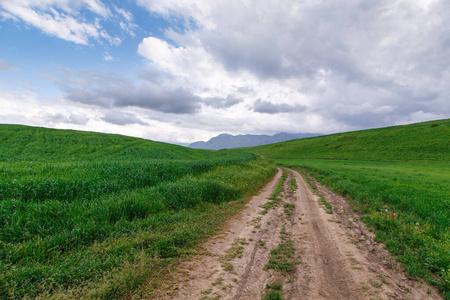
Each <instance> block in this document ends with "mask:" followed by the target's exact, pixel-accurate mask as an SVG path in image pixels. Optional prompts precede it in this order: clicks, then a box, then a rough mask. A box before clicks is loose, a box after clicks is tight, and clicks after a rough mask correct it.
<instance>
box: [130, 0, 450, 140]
mask: <svg viewBox="0 0 450 300" xmlns="http://www.w3.org/2000/svg"><path fill="white" fill-rule="evenodd" d="M138 4H140V5H141V6H143V7H145V8H146V9H147V10H149V11H150V12H152V13H157V14H159V15H162V16H164V17H166V19H167V20H168V21H169V22H170V20H171V18H174V17H175V18H177V19H180V18H181V19H183V20H184V22H185V24H186V25H185V30H184V31H179V30H176V29H174V30H172V29H169V30H167V31H166V37H167V39H166V40H161V39H157V38H155V37H149V38H146V39H144V40H143V41H142V43H141V44H140V46H139V54H141V55H142V56H143V57H145V58H147V59H148V60H149V61H150V62H151V65H152V67H156V68H158V69H161V70H164V71H165V72H167V73H169V74H170V75H171V76H172V78H175V82H176V81H177V80H178V83H179V84H184V86H190V87H192V88H193V89H194V88H195V90H196V91H198V92H199V93H203V95H207V94H208V93H210V94H213V93H215V92H217V91H223V92H222V94H221V95H220V97H226V95H227V94H236V95H242V96H243V97H245V98H244V99H245V100H244V101H243V103H245V105H246V107H247V108H248V109H250V110H251V111H253V112H256V113H266V114H272V117H277V118H281V116H282V115H288V114H291V113H295V114H298V113H303V114H305V115H308V116H310V118H303V119H302V120H301V121H299V120H298V121H296V122H295V123H294V124H295V126H298V127H300V126H309V125H308V124H306V122H314V123H315V124H316V125H317V124H319V125H320V126H321V127H323V128H325V130H327V131H332V130H340V129H342V128H345V129H347V128H349V129H361V128H368V127H375V126H386V125H392V124H395V122H396V120H400V119H405V118H408V116H415V115H424V116H430V117H431V116H433V115H442V114H443V115H449V114H450V106H449V105H448V99H449V97H450V89H449V87H448V84H447V82H448V80H450V56H448V52H449V50H450V42H449V41H450V32H449V31H448V30H446V28H447V27H448V26H450V20H449V19H448V18H447V17H446V16H447V15H448V14H449V13H450V4H449V3H447V2H445V1H439V0H432V1H428V0H421V1H414V2H411V1H406V0H396V1H392V0H381V1H346V0H338V1H331V2H324V1H300V2H299V1H295V0H287V1H283V2H279V1H274V0H263V1H252V0H249V1H238V0H217V1H214V2H211V1H207V0H190V1H167V0H152V1H149V0H139V1H138ZM192 24H193V25H192ZM173 82H174V81H173ZM274 99H276V101H275V100H274ZM241 108H242V107H241ZM437 112H439V113H437ZM297 119H298V118H297ZM313 120H314V121H313ZM331 121H332V122H331ZM331 123H333V124H340V125H336V126H334V129H331V128H330V127H327V125H329V124H331ZM311 124H312V123H311ZM255 126H256V125H255Z"/></svg>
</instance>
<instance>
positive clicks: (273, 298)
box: [263, 281, 283, 300]
mask: <svg viewBox="0 0 450 300" xmlns="http://www.w3.org/2000/svg"><path fill="white" fill-rule="evenodd" d="M282 295H283V283H282V282H281V281H276V282H274V283H268V284H266V289H265V295H264V297H263V300H281V299H283V297H282Z"/></svg>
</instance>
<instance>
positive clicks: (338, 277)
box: [165, 170, 443, 300]
mask: <svg viewBox="0 0 450 300" xmlns="http://www.w3.org/2000/svg"><path fill="white" fill-rule="evenodd" d="M280 177H281V170H279V171H278V173H277V174H276V176H275V177H274V179H273V180H272V181H271V182H270V183H269V184H268V185H267V186H266V187H265V188H264V189H263V190H262V191H261V193H260V194H259V195H257V196H254V197H252V198H251V200H250V201H249V203H248V204H247V208H246V209H245V210H243V211H242V212H241V213H240V215H239V216H237V217H236V218H234V219H232V220H230V221H229V222H228V224H227V225H226V226H225V227H224V229H223V230H222V232H221V233H219V234H218V235H217V236H215V237H213V238H211V239H210V240H209V241H208V242H206V243H205V244H204V245H203V248H204V249H205V250H206V251H205V252H207V254H203V255H199V256H197V257H194V258H193V259H192V260H191V261H187V262H183V263H182V264H181V265H180V266H179V271H178V272H177V274H176V275H175V277H176V278H178V280H179V284H178V290H177V291H176V293H175V294H173V295H168V296H166V297H165V299H204V300H206V299H262V298H263V297H264V295H265V294H266V293H267V289H266V285H267V284H268V283H274V282H282V283H283V289H282V298H283V299H443V298H442V297H441V296H440V295H439V294H438V293H437V291H436V290H435V289H434V288H432V287H430V286H428V285H427V284H425V283H419V282H417V281H411V280H409V279H408V278H407V277H406V275H405V274H404V273H403V272H402V271H400V267H399V266H398V265H397V264H396V263H395V261H394V260H393V259H392V258H391V256H390V255H389V254H388V253H387V251H386V250H384V248H383V245H381V244H377V243H375V242H374V241H373V235H372V234H371V233H370V232H369V231H368V230H367V229H366V228H365V227H364V224H363V223H361V222H360V221H359V217H358V216H357V215H355V214H354V213H353V212H352V211H351V209H350V208H349V206H348V204H347V201H346V200H345V199H344V198H342V197H340V196H338V195H336V194H334V193H332V192H330V191H329V190H328V189H326V188H324V187H322V186H320V185H319V184H318V183H317V182H315V180H314V179H312V182H313V184H315V185H316V187H317V188H318V191H319V192H320V193H321V194H322V195H323V196H324V197H325V199H326V200H327V201H328V202H329V203H331V204H332V206H333V214H327V213H326V212H325V210H324V209H323V208H322V207H320V206H319V204H318V197H317V196H316V195H314V194H313V193H312V192H311V191H310V189H309V187H308V186H307V185H306V183H305V182H304V180H303V178H302V177H301V176H300V175H299V174H298V173H297V172H296V171H293V170H289V175H288V179H287V180H286V181H285V184H284V192H283V193H282V194H281V197H282V202H281V203H279V205H278V206H276V207H274V208H271V209H269V210H268V212H267V213H266V214H261V212H262V211H263V209H262V208H261V206H262V205H264V204H265V203H267V202H268V201H269V200H268V197H269V195H270V194H271V192H272V190H273V189H274V186H275V185H276V183H277V181H278V180H279V178H280ZM292 178H295V180H296V182H297V185H298V189H297V190H295V191H290V189H291V186H290V182H291V180H292ZM286 204H290V205H291V206H290V207H291V210H286V209H285V205H286ZM286 241H292V246H293V247H294V249H295V250H294V252H293V255H292V256H290V257H289V258H288V259H289V261H290V262H291V263H292V265H293V270H292V271H289V272H284V273H283V272H280V271H275V270H273V269H271V268H267V264H268V261H269V259H270V257H271V250H272V249H276V248H277V247H279V246H280V244H282V243H285V242H286Z"/></svg>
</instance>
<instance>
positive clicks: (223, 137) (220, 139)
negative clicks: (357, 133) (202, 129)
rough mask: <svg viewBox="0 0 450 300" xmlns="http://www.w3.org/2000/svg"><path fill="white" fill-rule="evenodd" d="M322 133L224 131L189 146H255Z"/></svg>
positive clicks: (204, 147)
mask: <svg viewBox="0 0 450 300" xmlns="http://www.w3.org/2000/svg"><path fill="white" fill-rule="evenodd" d="M321 135H322V134H320V133H287V132H280V133H277V134H274V135H267V134H262V135H255V134H245V135H242V134H241V135H231V134H227V133H222V134H219V135H218V136H215V137H213V138H211V139H209V140H208V141H206V142H204V141H198V142H194V143H191V144H189V145H188V147H189V148H194V149H209V150H220V149H231V148H241V147H255V146H261V145H268V144H273V143H279V142H285V141H289V140H296V139H302V138H309V137H315V136H321Z"/></svg>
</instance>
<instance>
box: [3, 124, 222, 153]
mask: <svg viewBox="0 0 450 300" xmlns="http://www.w3.org/2000/svg"><path fill="white" fill-rule="evenodd" d="M214 157H218V154H217V153H214V152H212V151H205V150H197V149H190V148H186V147H182V146H177V145H172V144H166V143H160V142H154V141H150V140H145V139H140V138H134V137H129V136H123V135H117V134H105V133H97V132H85V131H75V130H61V129H49V128H41V127H30V126H22V125H2V124H0V161H8V160H14V161H20V160H25V161H26V160H32V161H46V160H77V161H79V160H83V161H89V160H90V161H94V160H103V159H107V160H111V159H125V160H130V159H142V158H145V159H149V158H153V159H162V158H164V159H204V158H214Z"/></svg>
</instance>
